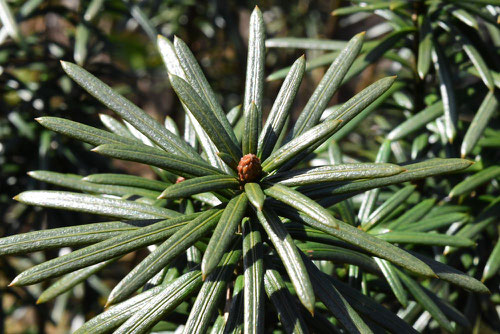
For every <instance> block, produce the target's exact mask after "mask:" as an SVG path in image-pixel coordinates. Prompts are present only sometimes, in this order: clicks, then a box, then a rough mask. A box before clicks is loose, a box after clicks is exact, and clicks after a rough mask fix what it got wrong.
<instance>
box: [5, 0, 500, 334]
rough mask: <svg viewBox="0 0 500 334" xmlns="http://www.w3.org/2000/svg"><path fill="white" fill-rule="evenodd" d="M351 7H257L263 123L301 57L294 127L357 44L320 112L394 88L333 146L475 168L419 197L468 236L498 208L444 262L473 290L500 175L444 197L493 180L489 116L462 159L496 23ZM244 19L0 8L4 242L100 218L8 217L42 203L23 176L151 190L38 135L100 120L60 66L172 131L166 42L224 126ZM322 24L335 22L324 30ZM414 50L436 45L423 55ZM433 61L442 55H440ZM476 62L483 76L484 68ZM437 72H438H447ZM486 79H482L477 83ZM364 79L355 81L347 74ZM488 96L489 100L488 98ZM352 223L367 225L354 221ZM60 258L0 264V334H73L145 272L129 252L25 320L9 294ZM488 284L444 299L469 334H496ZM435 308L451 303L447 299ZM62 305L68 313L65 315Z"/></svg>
mask: <svg viewBox="0 0 500 334" xmlns="http://www.w3.org/2000/svg"><path fill="white" fill-rule="evenodd" d="M359 3H360V1H353V2H352V3H351V2H349V1H336V0H330V1H328V0H324V1H308V0H298V1H279V0H276V1H259V2H258V5H259V7H260V8H261V9H262V11H263V16H264V20H265V22H266V29H267V34H268V36H267V37H268V38H269V40H268V42H269V43H268V47H269V49H268V53H267V57H266V73H271V75H270V77H269V78H268V82H267V85H266V88H265V90H266V92H265V100H264V110H265V112H264V115H265V114H266V111H268V110H269V109H270V107H271V105H272V102H273V99H274V97H275V96H276V94H277V92H278V90H279V87H280V83H281V81H280V80H278V79H279V78H282V77H283V76H282V73H284V72H283V71H285V72H286V67H287V66H290V65H291V64H292V63H293V61H294V60H295V59H296V58H297V57H299V56H300V55H301V54H302V53H305V54H306V57H307V60H308V63H309V64H310V65H309V67H308V71H309V72H310V75H308V76H306V77H304V80H303V82H302V85H301V88H300V91H299V93H298V94H297V98H296V102H295V105H296V107H295V108H294V109H295V110H296V111H300V110H301V109H302V107H303V106H304V105H305V103H306V102H307V100H308V98H309V96H310V95H311V93H312V91H313V89H314V87H315V86H316V85H317V83H318V82H319V80H320V79H321V77H322V75H323V73H324V71H325V69H326V65H327V64H329V63H331V61H332V55H334V54H335V52H336V50H337V49H339V46H338V45H336V44H335V42H332V43H331V44H328V42H326V43H325V40H334V41H346V40H348V39H349V38H351V37H352V36H353V35H354V34H356V33H358V32H360V31H364V30H366V31H367V40H368V41H369V42H368V43H366V44H367V47H366V50H364V53H363V54H362V57H361V60H360V61H359V64H358V65H359V66H358V68H357V72H354V73H352V75H351V76H350V78H353V79H351V80H349V81H347V82H346V84H345V85H343V86H342V88H341V89H340V91H339V92H338V93H337V94H336V95H335V96H334V98H333V99H332V101H331V105H332V106H335V105H336V104H338V103H340V102H344V101H346V100H347V98H348V97H350V96H353V95H354V94H355V93H357V92H359V91H361V90H362V89H363V88H365V87H367V86H368V85H369V84H371V83H373V82H375V81H376V80H377V79H379V78H381V77H383V76H385V75H391V74H397V75H398V77H399V78H398V86H396V88H395V89H391V91H390V92H391V94H392V95H390V96H389V97H388V98H387V99H386V100H384V101H383V103H379V104H378V109H377V112H376V113H372V114H371V115H369V116H368V113H367V114H366V115H365V116H364V117H366V116H368V117H367V118H366V119H363V118H364V117H362V118H361V119H360V121H361V120H363V122H359V123H358V128H357V130H356V131H354V132H351V133H350V134H349V135H348V136H347V137H346V138H339V139H342V141H341V143H340V146H341V148H342V152H343V153H344V155H345V156H347V158H346V157H345V158H344V159H345V160H349V158H352V159H355V160H360V161H373V160H375V158H376V156H377V153H378V151H379V146H380V145H381V143H383V142H384V140H386V139H390V140H392V144H391V149H392V157H391V158H390V160H391V161H396V162H398V163H401V162H405V161H409V160H415V159H420V158H424V157H425V158H428V157H458V156H460V155H461V154H462V155H465V156H466V157H468V158H471V159H472V160H475V161H476V162H477V163H476V164H475V165H474V166H473V167H471V168H470V169H469V170H467V171H466V172H464V173H461V174H457V175H453V176H451V177H450V178H449V182H444V181H442V180H440V179H437V181H436V182H437V184H435V185H433V186H434V188H433V192H434V193H433V194H430V195H432V198H434V200H436V199H437V200H438V202H439V201H444V202H451V203H449V204H450V206H453V208H454V209H455V210H452V211H454V212H461V213H465V214H467V217H468V219H470V220H471V221H474V219H476V218H477V217H478V216H480V214H481V213H482V212H484V211H485V210H486V209H491V208H492V207H493V208H496V211H494V217H496V218H494V223H493V224H485V225H484V226H482V228H477V229H476V230H474V231H473V233H474V234H473V235H471V233H472V232H470V233H469V234H467V235H466V236H467V237H470V238H473V239H475V240H476V242H477V243H478V245H477V247H475V248H468V249H466V250H461V251H460V252H456V253H455V255H454V257H453V258H448V261H449V262H447V263H448V264H450V263H451V264H452V265H453V266H455V267H458V269H461V270H463V271H465V272H467V273H469V274H471V275H472V276H475V277H477V278H481V275H482V273H483V270H484V266H485V264H486V261H487V260H488V255H489V254H490V253H491V252H492V249H493V247H494V245H495V243H497V240H498V205H499V198H500V197H499V189H498V188H499V185H498V174H499V173H498V172H497V173H496V174H495V175H496V176H493V177H490V178H489V179H487V181H488V183H482V184H479V185H477V186H476V187H473V189H469V190H467V189H466V190H465V191H462V192H461V193H460V194H458V195H456V196H453V197H452V198H450V196H447V195H448V194H449V193H450V191H451V189H452V188H453V187H454V186H455V185H457V184H458V183H459V182H460V181H462V180H463V179H464V177H466V176H469V175H472V174H474V173H477V172H480V171H482V170H484V169H486V168H487V167H491V166H495V165H498V161H500V153H499V150H498V146H499V142H500V124H499V122H498V104H497V105H496V106H497V107H496V108H494V110H493V111H490V112H489V117H488V118H487V123H488V126H487V127H486V129H485V130H484V136H483V137H482V138H481V139H479V141H478V145H473V147H472V148H470V149H466V152H465V151H464V149H463V147H462V146H463V144H462V142H463V139H464V137H465V136H466V133H467V129H468V127H469V126H470V122H471V121H472V120H473V119H474V116H475V115H476V113H477V111H478V109H479V108H480V106H481V104H482V103H483V101H484V100H485V97H486V96H487V94H493V95H495V94H497V93H498V87H499V81H500V74H499V73H500V72H499V71H500V64H499V61H498V60H499V59H500V58H499V45H500V33H499V30H498V23H497V18H498V16H499V12H498V10H499V7H498V6H489V7H488V6H487V5H486V3H487V1H485V2H484V4H483V3H482V2H481V1H463V2H461V1H430V2H428V1H427V2H424V1H378V2H374V3H371V4H368V6H364V7H356V5H359ZM429 3H430V5H428V4H429ZM377 4H378V6H377ZM254 5H255V1H236V0H233V1H222V0H212V1H195V0H153V1H133V0H130V1H119V0H91V1H84V0H82V1H78V0H49V1H44V0H27V1H24V0H14V1H7V0H0V10H1V11H2V13H1V15H0V16H1V18H2V27H1V30H0V111H1V113H0V189H1V192H0V215H1V216H0V219H1V224H0V235H1V236H5V235H12V234H17V233H22V232H27V231H30V230H35V229H46V228H55V227H61V226H69V225H76V224H80V223H83V222H89V221H92V219H94V218H95V217H91V216H88V215H83V214H75V213H71V212H66V211H56V210H50V209H43V210H42V209H40V208H34V207H28V206H25V205H23V204H19V203H15V202H13V201H12V200H11V198H12V197H13V196H14V195H16V194H18V193H20V192H21V191H23V190H30V189H45V188H47V185H46V184H45V183H39V182H38V181H36V180H34V179H31V178H29V177H28V176H27V174H26V173H27V172H28V171H30V170H49V169H50V170H52V171H56V172H64V173H75V174H80V175H87V174H93V173H100V172H109V171H115V172H116V171H127V172H129V173H132V174H136V175H142V176H147V177H153V176H154V174H152V172H151V170H150V169H148V168H147V167H146V166H142V165H139V164H134V163H123V162H118V161H112V162H111V161H110V160H108V159H104V158H102V157H100V156H98V155H96V154H94V153H92V152H89V149H88V148H89V147H87V146H85V144H82V143H80V142H77V141H75V140H72V139H70V138H68V137H64V136H62V135H58V134H55V133H53V132H51V131H48V130H45V129H43V128H42V127H41V126H39V125H38V123H37V122H36V121H35V118H36V117H40V116H58V117H63V118H68V119H72V120H75V121H78V122H82V123H85V124H88V125H92V126H96V127H101V126H100V120H99V114H108V113H109V112H108V111H107V110H106V109H105V108H104V107H103V106H102V105H101V104H100V103H99V102H98V101H97V100H95V99H93V98H92V97H90V96H89V95H88V94H86V93H85V92H84V91H83V90H82V89H81V88H80V87H78V86H77V85H76V84H75V83H74V82H72V81H71V80H70V79H69V78H68V77H67V76H66V75H65V73H64V72H63V70H62V68H61V66H60V64H59V61H60V60H67V61H71V62H76V63H78V64H79V65H81V66H83V67H84V68H85V69H86V70H88V71H89V72H91V73H93V74H94V75H96V76H97V77H99V78H100V79H101V80H103V81H105V82H107V83H108V84H110V85H111V86H113V87H114V88H115V89H117V90H118V91H119V92H120V93H122V94H124V95H125V96H126V97H127V98H129V99H130V100H132V101H133V102H135V103H136V104H137V105H138V106H140V107H141V108H142V109H144V110H146V111H147V112H148V113H150V114H151V115H152V116H153V117H155V118H156V119H158V120H159V121H161V122H163V119H164V118H165V116H170V117H172V118H173V119H175V120H176V121H177V123H178V124H182V123H183V117H181V115H182V112H181V110H182V107H181V105H180V103H179V102H178V100H177V99H176V98H175V96H174V95H173V91H172V90H171V89H170V88H169V84H168V80H167V77H166V71H165V68H164V65H163V63H162V60H161V57H160V55H159V53H158V51H157V49H156V36H157V34H162V35H164V36H166V37H169V38H173V36H174V35H177V36H179V37H181V38H182V39H183V40H184V41H186V42H187V43H188V45H189V47H190V49H191V50H192V51H193V53H194V54H195V56H196V58H197V59H198V61H199V62H200V64H201V65H202V67H203V69H204V70H205V74H206V76H207V78H208V80H209V82H210V83H211V84H212V86H213V88H214V90H215V91H216V92H217V93H218V94H219V98H220V101H221V103H222V105H223V107H224V109H225V110H229V109H230V108H231V107H233V106H235V105H238V104H240V103H241V101H242V100H243V96H242V93H243V90H244V78H245V69H246V65H245V64H246V54H247V52H246V45H247V39H248V30H247V27H248V21H249V18H250V13H251V10H252V9H253V7H254ZM370 6H372V7H370ZM490 7H491V8H490ZM339 8H341V9H339ZM356 8H358V9H356ZM359 8H362V9H359ZM332 11H335V12H334V14H335V15H331V14H332ZM426 29H427V30H426ZM429 31H431V32H429ZM457 31H458V33H457ZM285 37H300V38H306V39H308V40H292V41H289V40H284V39H283V38H285ZM424 37H429V38H431V39H432V41H431V42H428V41H425V38H424ZM318 39H321V40H319V41H318ZM306 42H309V44H307V43H306ZM301 43H302V44H301ZM304 43H305V44H304ZM311 43H312V44H311ZM425 43H427V44H425ZM311 45H312V46H311ZM429 45H430V46H429ZM432 45H434V46H436V45H438V47H437V48H438V51H435V50H436V48H435V47H434V48H433V47H432ZM464 45H468V46H469V48H468V49H467V48H464ZM441 48H442V49H441ZM432 50H434V51H432ZM433 53H434V54H433ZM471 55H472V56H471ZM471 57H472V58H471ZM478 57H479V58H481V59H482V61H483V63H484V65H482V66H480V65H481V64H480V63H481V62H480V61H478V60H477V59H478ZM426 59H427V62H428V63H427V64H426V63H425V60H426ZM442 59H446V64H443V60H442ZM440 62H441V63H440ZM477 64H479V65H477ZM323 65H324V66H323ZM484 66H486V68H487V71H486V72H488V73H490V74H489V75H488V74H486V75H485V74H484V72H482V71H481V70H482V69H484ZM284 68H285V70H283V69H284ZM361 69H365V70H364V71H363V72H362V73H361V74H358V73H359V72H361ZM495 87H497V88H495ZM495 90H496V91H495ZM490 91H491V92H493V93H488V92H490ZM443 94H445V95H446V96H448V95H449V94H452V95H453V96H454V97H453V99H456V102H455V104H454V105H453V106H451V107H450V106H448V105H446V106H445V107H444V108H443V107H441V108H440V110H437V111H434V112H432V111H431V114H432V115H431V116H429V117H428V118H427V119H426V120H427V121H426V122H424V123H423V124H421V126H419V127H417V126H414V127H413V128H411V127H410V128H408V127H406V128H402V129H401V128H399V131H400V132H399V133H398V132H394V131H395V128H396V127H397V126H398V125H400V124H401V123H403V122H404V121H405V120H407V119H409V118H411V117H412V116H414V115H415V114H417V113H418V112H421V111H422V110H426V108H427V107H429V106H433V105H435V104H437V103H439V101H440V100H441V99H442V96H443ZM447 94H448V95H447ZM450 108H451V109H450ZM438 109H439V108H438ZM443 109H444V110H443ZM443 114H444V115H445V116H444V117H443V116H442V115H443ZM295 116H296V115H295ZM447 117H448V118H447ZM410 123H412V124H413V125H415V124H416V123H415V122H414V121H410ZM417 125H418V124H417ZM450 127H452V129H450ZM396 129H397V128H396ZM408 129H410V130H411V131H410V130H408ZM464 152H465V153H464ZM320 158H321V157H318V159H320ZM417 186H419V185H418V184H417ZM417 189H418V190H419V194H418V195H414V197H411V198H410V199H409V200H408V202H407V203H405V206H403V207H402V208H400V207H398V209H399V210H400V211H399V213H401V212H402V211H404V210H406V209H408V208H411V206H412V203H416V202H418V201H419V200H420V201H421V200H423V199H425V198H427V197H429V196H428V194H426V192H425V190H426V188H417ZM436 189H437V191H436ZM394 190H397V189H386V190H385V191H384V192H383V193H382V194H381V195H380V196H379V201H381V202H382V201H383V200H385V199H387V198H389V197H390V196H391V195H392V194H393V193H394ZM471 191H472V193H471ZM381 202H380V203H381ZM357 205H359V203H358V204H357ZM361 213H362V212H361V210H360V215H361ZM393 216H396V217H397V215H396V214H394V215H393ZM42 217H43V218H42ZM365 218H366V217H365ZM359 219H360V220H361V221H362V217H360V218H359ZM94 221H95V220H94ZM497 248H498V247H497ZM62 251H64V250H62ZM450 252H451V250H450ZM497 252H498V251H497ZM58 254H60V252H59V251H47V252H40V253H35V254H33V255H31V256H29V257H5V258H1V259H0V289H1V290H0V291H1V292H0V293H1V300H2V308H1V309H0V312H1V313H0V322H1V323H2V324H3V327H2V328H0V333H1V332H5V333H44V332H47V333H65V332H68V331H70V329H71V328H77V327H78V326H79V325H81V324H82V323H83V322H84V320H85V319H88V318H89V317H91V316H93V315H95V314H97V313H98V312H100V309H101V308H102V304H103V300H102V299H103V298H104V297H101V296H104V295H106V294H107V293H109V287H110V286H113V284H108V283H109V282H107V281H112V282H114V283H116V282H117V281H118V280H119V278H120V277H122V276H123V275H124V274H125V273H127V272H128V271H129V270H130V269H131V268H132V267H133V266H134V265H135V264H137V263H138V261H139V260H140V259H141V258H142V257H143V256H144V254H141V253H140V252H136V253H135V254H131V255H129V256H127V257H124V258H123V259H122V260H120V262H119V263H118V264H116V265H114V266H112V267H110V268H108V269H105V270H104V271H103V272H102V273H101V274H100V275H99V277H100V278H97V277H92V278H91V279H89V280H88V281H87V282H85V283H82V284H81V285H79V286H78V287H77V288H76V289H75V290H74V292H68V293H66V294H65V295H63V297H64V298H58V299H57V300H56V301H55V303H52V304H51V306H52V307H51V308H47V307H46V306H37V305H35V301H36V299H37V297H38V296H39V294H40V292H41V291H42V290H43V286H40V285H35V286H30V287H26V288H15V289H7V288H6V286H7V284H8V283H9V282H10V281H11V280H12V279H13V278H14V277H15V276H16V273H17V272H20V271H22V270H24V269H26V268H28V267H31V266H32V265H33V264H35V263H40V262H43V261H44V260H45V259H46V258H52V257H54V256H57V255H58ZM491 276H492V277H489V278H490V279H489V280H488V281H487V286H488V288H489V289H490V290H491V291H492V294H491V295H486V296H478V297H476V296H474V295H472V294H470V293H467V292H463V291H454V292H453V291H452V292H451V295H452V297H451V298H448V300H449V301H452V302H453V303H454V305H455V307H457V308H458V309H459V310H461V311H462V312H463V313H464V314H465V315H466V316H467V318H468V319H469V321H470V322H471V323H472V327H473V328H474V330H475V331H476V332H477V333H489V332H491V333H493V332H494V328H497V329H498V328H500V322H499V320H498V313H497V312H496V311H495V307H496V308H498V307H499V303H500V295H499V292H498V285H499V282H500V280H499V278H498V275H495V273H493V274H492V275H491ZM443 293H444V294H445V295H449V294H450V293H449V291H446V292H443ZM453 293H455V295H453ZM73 298H74V300H76V302H74V303H70V301H71V300H73ZM104 299H105V298H104ZM482 312H483V313H482ZM402 316H403V317H406V318H405V320H408V321H412V322H414V321H417V320H420V321H421V322H422V323H425V325H424V326H422V329H424V328H426V326H427V323H428V322H429V321H430V320H429V317H428V318H427V319H425V317H424V318H422V313H421V310H416V307H413V308H410V307H409V308H408V309H407V312H406V314H402ZM418 316H420V318H418V319H417V317H418ZM477 319H479V320H477ZM481 319H483V321H481ZM478 321H479V322H478ZM427 330H428V331H429V332H430V331H432V330H431V329H427ZM434 330H437V331H438V332H439V329H435V328H434Z"/></svg>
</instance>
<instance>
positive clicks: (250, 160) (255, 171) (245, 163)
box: [237, 153, 262, 183]
mask: <svg viewBox="0 0 500 334" xmlns="http://www.w3.org/2000/svg"><path fill="white" fill-rule="evenodd" d="M237 169H238V177H239V179H240V181H241V182H243V183H247V182H252V181H255V180H256V179H257V178H259V176H260V174H261V173H262V167H261V166H260V159H259V158H257V156H256V155H255V154H251V153H249V154H247V155H244V156H243V157H242V158H241V160H240V163H239V164H238V168H237Z"/></svg>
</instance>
